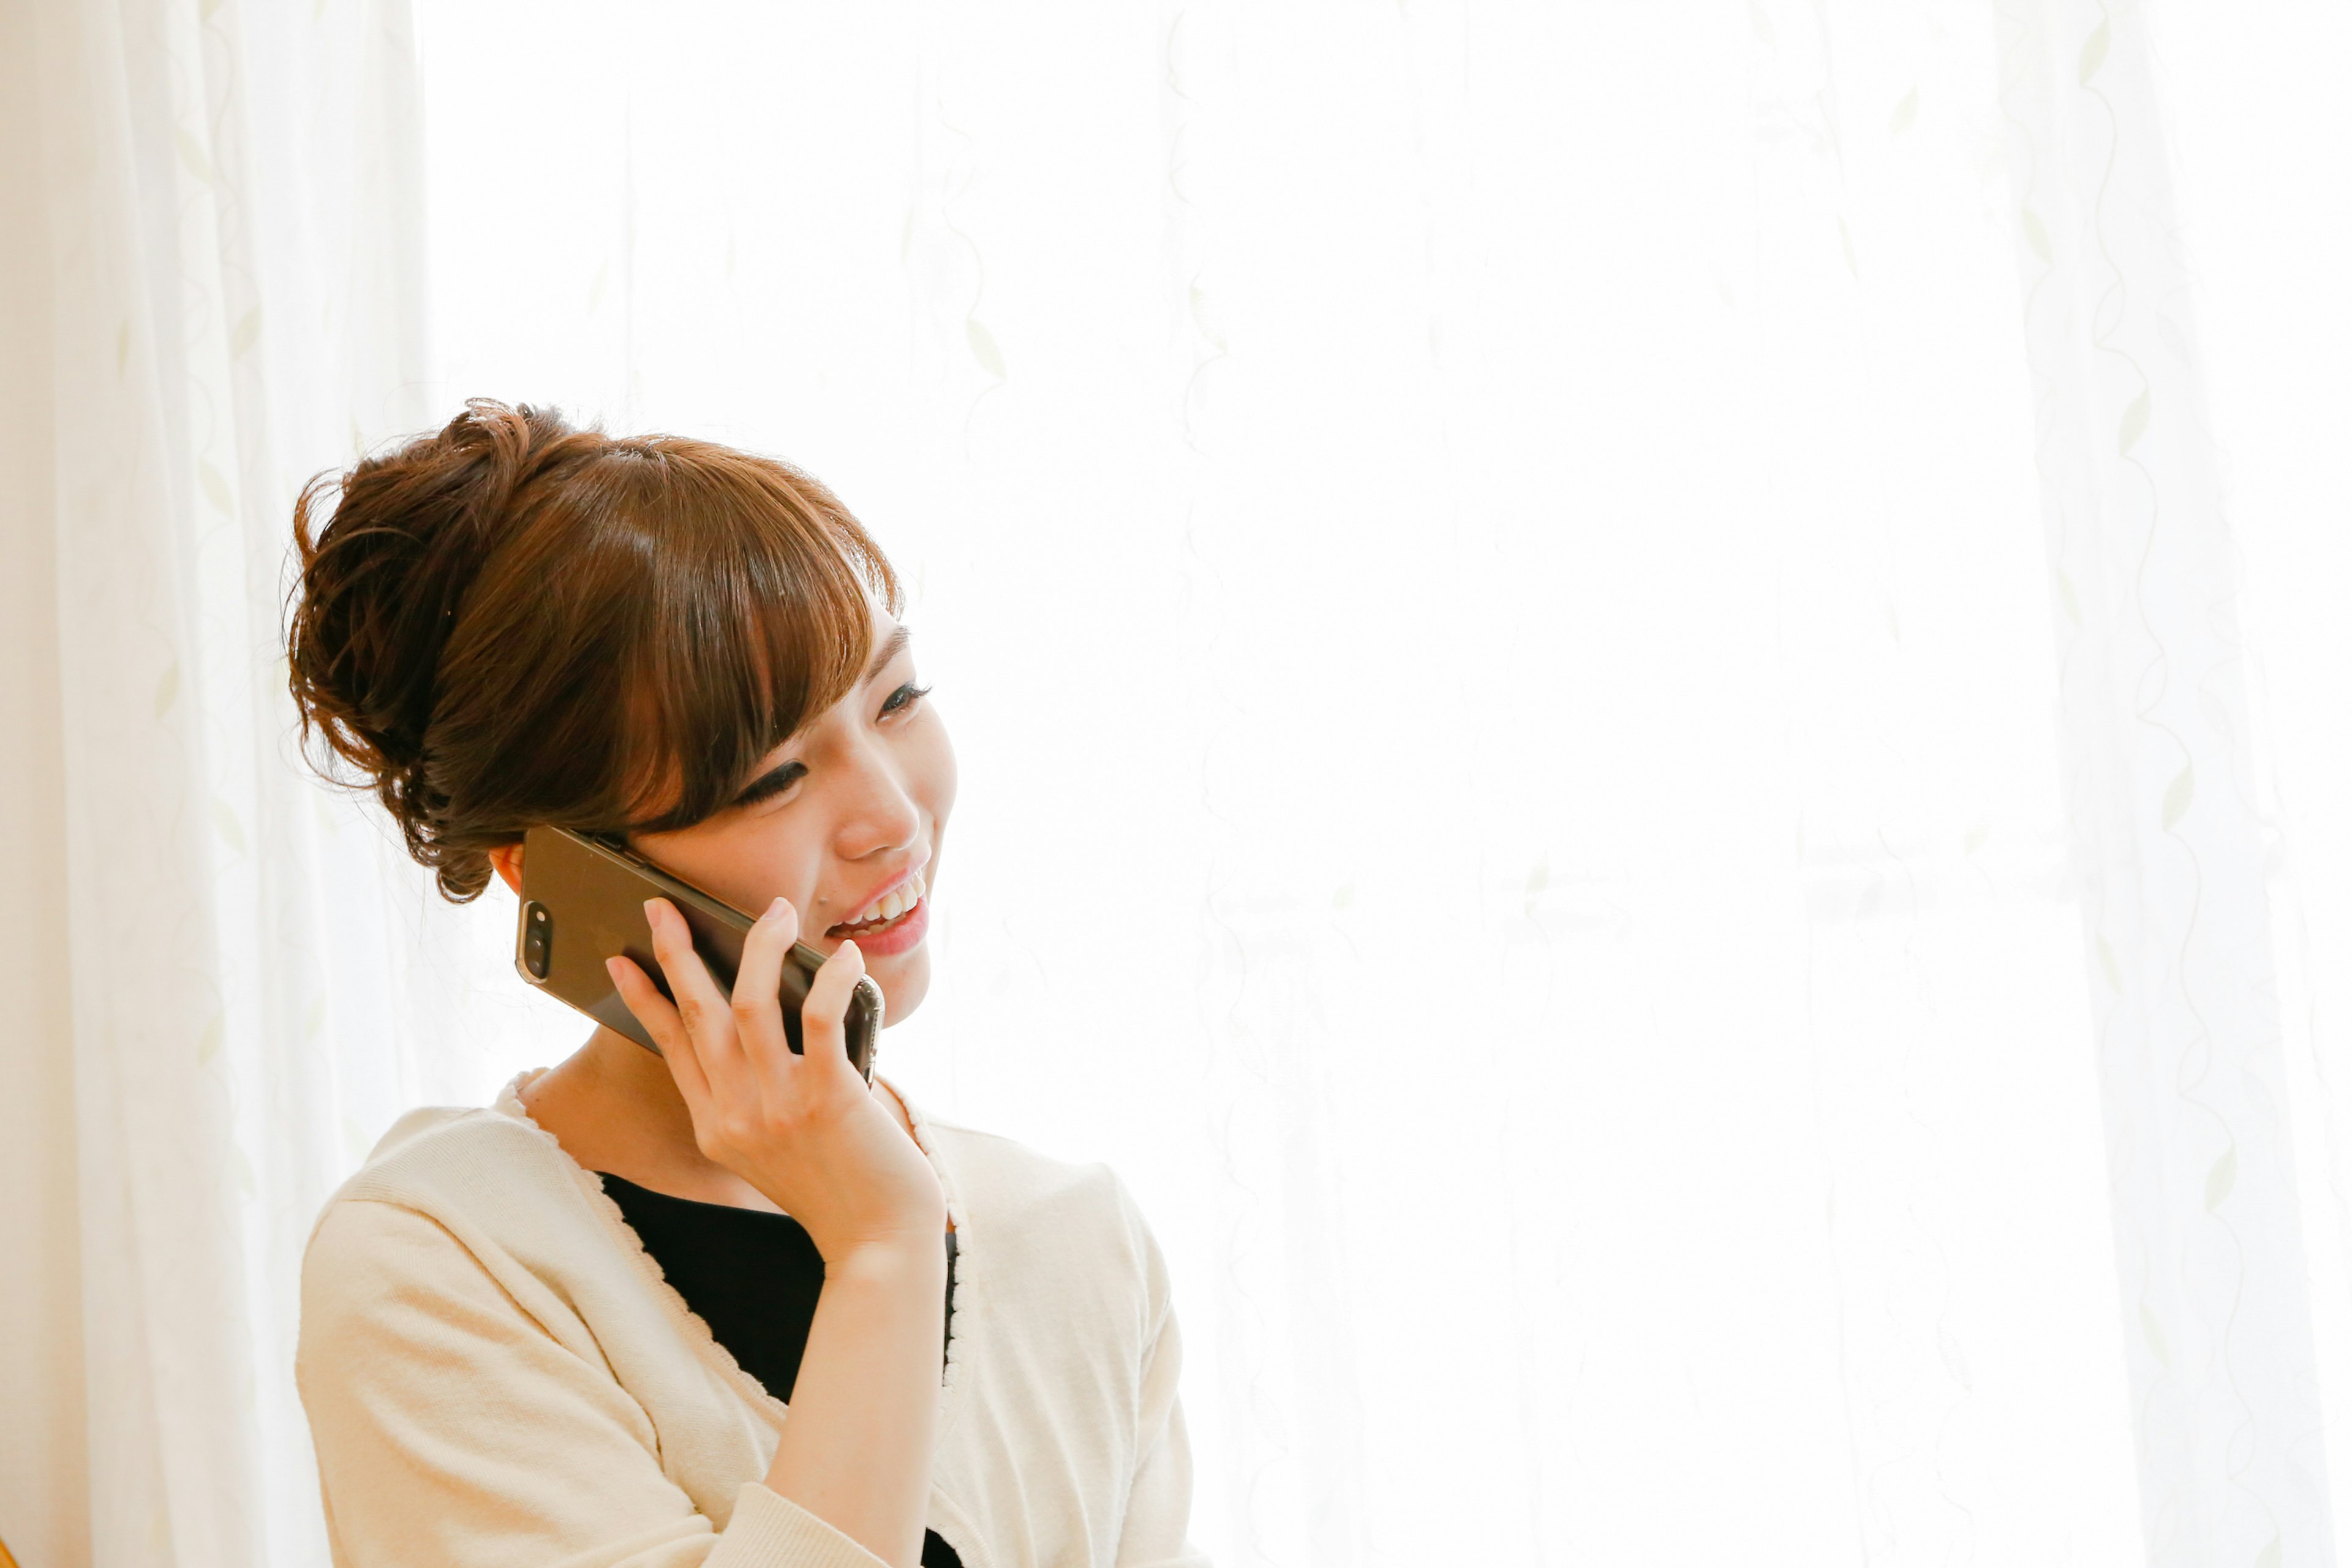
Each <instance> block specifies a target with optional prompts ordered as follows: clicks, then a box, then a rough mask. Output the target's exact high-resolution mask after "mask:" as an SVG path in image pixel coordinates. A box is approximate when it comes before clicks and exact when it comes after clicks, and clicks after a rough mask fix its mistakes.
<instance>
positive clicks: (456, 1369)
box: [296, 1199, 883, 1568]
mask: <svg viewBox="0 0 2352 1568" xmlns="http://www.w3.org/2000/svg"><path fill="white" fill-rule="evenodd" d="M296 1377H297V1381H298V1384H299V1387H300V1390H301V1394H302V1403H303V1406H304V1408H305V1409H306V1410H307V1411H308V1413H309V1415H310V1432H311V1439H312V1442H313V1444H314V1445H315V1447H316V1448H317V1452H318V1459H319V1485H320V1493H321V1496H322V1499H323V1500H324V1502H325V1504H326V1510H327V1519H328V1528H329V1531H330V1534H331V1538H332V1541H333V1543H334V1552H335V1562H336V1564H337V1568H394V1565H402V1568H406V1565H411V1564H416V1563H434V1564H436V1565H442V1568H697V1565H698V1568H883V1564H882V1559H880V1558H879V1557H877V1556H875V1555H874V1554H873V1553H871V1552H867V1551H866V1549H865V1548H864V1547H862V1546H860V1545H859V1544H858V1543H857V1542H854V1541H852V1540H851V1539H850V1538H849V1537H848V1536H846V1535H844V1534H842V1533H841V1532H840V1531H837V1530H835V1529H834V1528H833V1527H832V1526H831V1525H829V1524H827V1523H825V1522H824V1521H823V1520H821V1519H819V1518H817V1517H816V1516H815V1515H814V1514H813V1513H810V1512H809V1511H808V1510H805V1509H803V1508H801V1507H800V1506H798V1505H797V1504H795V1503H793V1501H792V1500H789V1499H787V1498H784V1497H782V1496H781V1495H779V1494H778V1493H776V1492H773V1491H771V1490H769V1489H767V1488H766V1487H764V1486H762V1485H761V1484H759V1483H758V1482H751V1483H748V1484H746V1485H745V1486H744V1487H743V1488H742V1489H741V1491H740V1493H739V1494H738V1498H737V1500H736V1504H735V1511H734V1514H733V1517H732V1518H731V1519H730V1521H729V1522H728V1525H727V1528H726V1529H725V1530H723V1531H722V1530H717V1529H714V1527H713V1525H712V1523H711V1521H710V1520H709V1518H708V1517H706V1516H705V1515H703V1514H702V1513H700V1512H698V1511H697V1510H696V1509H695V1507H694V1504H693V1502H692V1500H690V1499H689V1498H688V1496H687V1494H686V1493H685V1492H684V1491H683V1490H682V1489H679V1488H678V1487H677V1485H676V1484H675V1483H674V1482H672V1481H671V1480H670V1479H669V1478H668V1477H667V1476H666V1475H665V1474H663V1472H662V1468H661V1462H660V1459H659V1457H658V1451H657V1446H656V1436H655V1433H654V1429H653V1425H652V1423H651V1421H650V1420H648V1418H647V1417H646V1413H645V1411H644V1409H643V1408H642V1407H641V1406H640V1405H637V1403H636V1402H635V1400H634V1399H633V1398H631V1397H630V1395H629V1394H628V1393H627V1392H626V1391H625V1389H623V1387H622V1386H621V1384H620V1383H619V1382H618V1381H617V1380H616V1379H615V1378H614V1376H613V1375H612V1373H611V1372H610V1371H609V1370H608V1369H607V1368H606V1367H605V1365H604V1362H603V1359H602V1357H601V1356H600V1355H598V1354H597V1353H596V1352H595V1351H594V1347H593V1341H592V1342H587V1344H586V1345H585V1346H581V1345H572V1344H567V1343H564V1342H562V1341H560V1340H559V1339H558V1338H557V1337H556V1336H555V1335H554V1334H553V1333H551V1332H550V1331H548V1329H546V1328H545V1327H543V1326H542V1325H541V1323H540V1322H539V1321H536V1320H535V1319H533V1318H532V1317H531V1315H530V1313H528V1312H526V1311H524V1310H523V1309H522V1308H521V1306H520V1305H519V1304H518V1303H517V1301H516V1300H515V1299H514V1298H513V1297H512V1296H510V1295H509V1294H508V1292H507V1291H506V1290H505V1289H503V1288H502V1287H501V1286H500V1285H499V1282H498V1281H497V1279H494V1278H493V1277H492V1276H491V1274H490V1273H489V1271H488V1269H486V1268H483V1266H482V1264H481V1262H480V1260H479V1259H478V1258H475V1257H474V1255H473V1254H472V1253H471V1252H470V1251H468V1250H467V1248H466V1247H465V1246H464V1244H463V1243H461V1242H460V1241H459V1240H458V1239H457V1237H455V1236H453V1235H452V1234H451V1233H450V1232H449V1231H447V1230H446V1229H445V1228H443V1227H442V1226H440V1225H439V1224H437V1223H436V1222H435V1221H434V1220H433V1219H431V1218H429V1217H427V1216H426V1215H422V1214H419V1213H417V1212H416V1211H415V1210H413V1209H409V1208H406V1207H404V1206H401V1205H397V1204H391V1203H383V1202H376V1201H371V1200H364V1199H346V1200H344V1201H341V1202H339V1203H337V1204H335V1205H332V1206H331V1209H330V1210H329V1212H328V1213H327V1215H325V1216H324V1217H323V1218H322V1219H321V1220H320V1226H319V1228H318V1231H317V1232H316V1233H315V1235H314V1236H313V1237H312V1239H311V1243H310V1252H309V1254H308V1255H307V1256H306V1257H305V1258H304V1260H303V1268H302V1324H301V1336H300V1343H299V1350H298V1352H297V1353H296Z"/></svg>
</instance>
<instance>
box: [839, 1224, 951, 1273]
mask: <svg viewBox="0 0 2352 1568" xmlns="http://www.w3.org/2000/svg"><path fill="white" fill-rule="evenodd" d="M822 1250H824V1279H825V1283H826V1284H827V1285H832V1284H834V1283H835V1282H841V1283H845V1284H846V1283H862V1284H873V1285H878V1286H883V1287H886V1288H893V1287H904V1286H913V1285H918V1284H932V1283H937V1284H939V1285H940V1286H942V1287H943V1286H944V1285H945V1283H946V1280H947V1272H948V1244H947V1227H946V1226H945V1225H941V1226H940V1228H939V1229H937V1230H933V1231H929V1232H919V1231H918V1232H909V1233H906V1234H903V1235H893V1236H887V1237H866V1238H863V1239H861V1240H859V1241H857V1242H855V1243H853V1244H850V1245H848V1246H845V1247H839V1248H838V1249H832V1248H826V1249H822Z"/></svg>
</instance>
